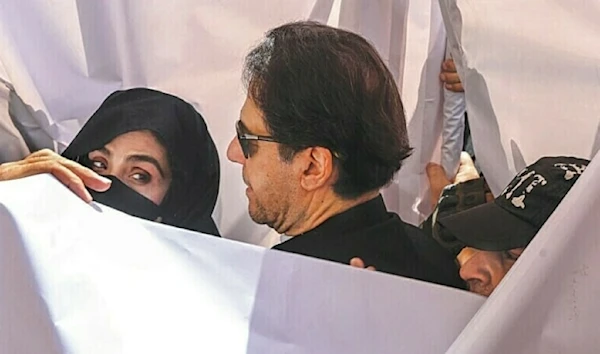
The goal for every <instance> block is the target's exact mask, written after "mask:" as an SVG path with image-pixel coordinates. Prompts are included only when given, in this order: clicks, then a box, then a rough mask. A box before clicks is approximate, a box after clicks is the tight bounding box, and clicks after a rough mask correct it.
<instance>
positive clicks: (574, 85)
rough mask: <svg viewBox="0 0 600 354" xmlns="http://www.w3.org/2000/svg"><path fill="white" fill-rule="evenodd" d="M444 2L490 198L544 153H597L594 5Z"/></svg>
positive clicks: (598, 9) (599, 36)
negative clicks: (489, 190) (490, 190)
mask: <svg viewBox="0 0 600 354" xmlns="http://www.w3.org/2000/svg"><path fill="white" fill-rule="evenodd" d="M440 4H441V7H442V13H443V15H444V20H445V24H446V27H447V31H448V41H449V42H450V43H451V45H450V49H451V52H452V56H453V57H454V60H455V62H456V64H457V67H458V72H459V75H460V77H461V79H462V81H463V85H464V87H465V93H466V99H467V111H468V114H469V123H470V125H471V133H472V136H473V145H474V147H475V153H476V155H477V159H478V163H479V165H480V166H481V168H482V170H483V172H484V174H485V176H486V179H487V181H488V183H489V185H490V188H491V189H492V192H494V194H495V195H498V194H499V193H500V192H501V191H502V189H503V188H504V187H505V186H506V185H507V184H508V182H510V180H511V179H512V178H513V177H514V176H515V175H516V174H517V173H518V172H519V171H521V170H522V169H523V168H524V167H525V166H527V165H528V164H531V163H533V162H535V161H536V160H537V159H538V158H540V157H542V156H552V155H571V156H577V157H582V158H588V159H589V158H591V157H592V156H593V155H594V153H595V152H596V151H597V150H598V148H599V147H600V100H599V99H598V98H599V97H600V21H598V18H599V17H600V3H599V2H598V1H597V0H582V1H576V2H572V1H571V2H565V1H563V0H543V1H542V0H535V1H525V2H524V1H517V0H488V1H480V0H440Z"/></svg>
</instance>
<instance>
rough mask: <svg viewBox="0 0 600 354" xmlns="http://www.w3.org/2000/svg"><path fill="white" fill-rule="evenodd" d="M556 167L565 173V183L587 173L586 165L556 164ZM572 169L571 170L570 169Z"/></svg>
mask: <svg viewBox="0 0 600 354" xmlns="http://www.w3.org/2000/svg"><path fill="white" fill-rule="evenodd" d="M554 167H558V168H560V169H561V170H563V171H565V176H564V178H565V181H569V180H571V179H573V177H575V176H577V175H580V174H582V173H583V171H585V168H586V167H587V166H586V165H576V164H574V163H568V164H567V163H555V164H554ZM569 167H570V169H569Z"/></svg>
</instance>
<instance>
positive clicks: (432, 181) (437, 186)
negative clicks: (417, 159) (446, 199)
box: [425, 162, 452, 207]
mask: <svg viewBox="0 0 600 354" xmlns="http://www.w3.org/2000/svg"><path fill="white" fill-rule="evenodd" d="M425 172H426V173H427V179H428V180H429V196H430V201H431V205H432V206H433V207H435V205H436V204H437V202H438V199H439V198H440V195H441V194H442V191H443V190H444V187H446V186H447V185H449V184H452V181H450V180H449V179H448V177H447V176H446V171H445V170H444V168H443V167H442V166H441V165H438V164H437V163H433V162H430V163H428V164H427V166H426V167H425Z"/></svg>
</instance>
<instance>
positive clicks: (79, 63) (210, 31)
mask: <svg viewBox="0 0 600 354" xmlns="http://www.w3.org/2000/svg"><path fill="white" fill-rule="evenodd" d="M299 19H313V20H317V21H321V22H327V23H329V24H331V25H336V26H337V25H339V26H340V27H343V28H347V29H350V30H353V31H356V32H358V33H361V34H362V35H364V36H366V37H367V38H369V39H370V40H371V41H372V42H373V43H374V44H375V46H376V47H377V49H378V50H379V51H380V53H381V55H382V56H383V57H384V59H385V61H386V62H387V63H388V64H389V66H390V69H391V70H392V72H393V74H394V75H395V76H396V78H397V80H398V83H399V87H400V89H401V91H402V96H403V100H404V103H405V108H406V111H407V117H408V120H409V128H410V133H411V142H412V145H413V146H414V147H415V149H416V150H415V153H414V155H413V157H411V159H410V160H409V161H407V162H406V164H405V166H404V168H403V169H402V171H401V172H400V174H399V175H398V176H397V178H396V179H395V180H394V182H393V183H392V184H391V185H390V187H389V188H387V190H386V191H385V192H384V195H385V198H386V201H387V204H388V206H389V207H390V208H391V209H392V210H395V211H397V212H399V213H400V214H401V215H402V217H403V218H404V219H405V220H407V221H408V222H412V223H418V222H419V221H420V220H421V219H422V218H423V217H424V216H425V214H426V213H427V212H428V210H427V208H426V207H425V208H424V209H423V207H421V206H420V204H421V203H420V201H421V199H422V196H423V195H426V193H427V190H426V189H427V181H426V178H425V176H424V174H423V169H424V166H425V164H426V163H427V162H429V161H430V160H431V159H432V158H433V156H434V155H436V153H434V151H436V150H435V149H434V146H435V144H436V143H437V140H438V136H439V130H440V127H441V122H440V120H439V119H440V101H439V100H440V97H441V96H440V95H441V91H440V84H439V81H438V78H437V75H438V73H439V66H440V63H441V60H442V57H443V53H444V40H445V39H444V38H445V37H444V29H443V26H442V22H441V15H440V11H439V6H438V4H437V0H431V1H409V0H403V1H392V0H382V1H363V0H337V1H333V0H331V1H329V0H297V1H292V2H284V1H275V0H272V1H259V2H256V1H255V2H251V3H250V2H247V1H242V0H235V1H228V2H216V1H196V0H177V1H172V2H168V3H165V2H163V1H146V0H144V1H141V0H129V1H116V0H109V1H103V2H93V1H74V0H65V1H60V2H47V1H42V0H6V1H3V2H2V4H0V47H2V48H3V49H2V51H0V63H2V64H3V66H4V68H5V72H0V77H1V78H2V79H3V80H5V81H6V82H7V83H8V85H5V86H6V89H5V90H7V91H8V90H9V88H14V89H13V90H12V92H11V95H10V99H9V100H8V102H7V99H6V98H4V101H3V102H4V105H5V106H6V105H8V106H10V113H11V115H10V116H9V115H8V112H7V110H6V108H4V109H3V110H2V112H0V114H2V116H1V117H2V121H7V122H8V123H13V122H14V124H15V125H16V128H15V127H9V129H8V130H7V129H5V130H6V131H8V132H10V133H11V134H12V135H10V136H11V137H13V136H14V137H16V138H19V139H20V141H14V142H9V140H7V139H3V141H2V143H3V144H4V145H7V144H9V143H10V146H11V149H13V150H14V151H15V152H13V153H12V154H9V155H8V156H7V158H5V160H9V159H10V158H13V157H21V156H24V155H26V153H27V152H28V150H27V149H24V147H26V146H25V145H24V143H23V141H24V142H27V143H28V145H29V149H31V150H32V151H33V150H37V149H40V148H44V147H47V148H51V149H54V150H56V151H59V152H60V151H62V149H64V147H65V146H66V145H68V144H69V142H70V141H71V140H72V138H73V137H74V136H75V134H76V133H77V131H78V129H80V127H81V126H82V125H83V124H84V122H85V121H86V119H87V118H88V117H89V116H90V115H91V113H92V112H93V111H94V110H95V109H96V108H97V107H98V105H99V104H100V102H101V101H102V100H103V99H104V98H105V97H106V96H107V95H108V94H109V93H110V92H112V91H114V90H117V89H121V88H128V87H133V86H149V87H153V88H157V89H160V90H164V91H167V92H170V93H173V94H176V95H179V96H181V97H182V98H184V99H186V100H188V101H189V102H191V103H193V104H194V105H195V106H196V108H197V109H198V110H199V111H200V112H201V113H202V114H203V115H204V117H205V119H206V120H207V122H208V125H209V128H210V131H211V133H212V135H213V137H214V139H215V141H216V144H217V147H218V149H219V152H220V157H221V160H222V166H223V167H222V181H221V186H222V187H221V191H220V198H219V203H218V205H217V210H216V212H215V214H216V218H217V219H218V224H219V227H220V230H221V231H222V233H223V234H224V235H225V237H229V238H234V239H238V240H242V241H246V242H250V243H256V244H263V245H270V244H272V243H273V242H276V239H275V240H273V239H268V238H266V236H265V235H266V234H267V233H268V231H269V230H268V229H267V228H265V227H261V226H257V225H255V224H254V223H253V222H252V221H251V220H250V219H249V217H248V216H247V212H246V201H245V197H244V194H243V185H242V181H241V178H240V168H239V167H238V166H235V165H234V164H232V163H229V162H228V161H227V160H226V156H225V152H226V147H227V144H228V143H229V141H230V139H231V138H232V137H233V134H234V129H233V124H234V122H235V120H236V119H237V117H238V114H239V109H240V107H241V103H242V102H243V99H244V92H243V89H242V87H241V84H240V74H241V67H242V63H243V57H244V55H245V54H246V53H247V51H248V50H249V49H250V48H251V47H252V45H253V44H254V43H256V42H257V41H258V40H259V39H260V38H261V36H262V35H263V33H264V32H265V31H266V30H268V29H269V28H272V27H274V26H277V25H279V24H282V23H285V22H288V21H292V20H299ZM0 99H2V97H0ZM0 108H2V106H0ZM11 117H12V119H11ZM17 129H18V132H21V134H22V135H23V136H22V138H21V137H20V136H19V134H18V133H15V132H17ZM5 134H6V133H5ZM3 136H4V135H3ZM16 138H15V139H16ZM13 140H14V139H13ZM19 144H20V145H19ZM7 151H8V150H7Z"/></svg>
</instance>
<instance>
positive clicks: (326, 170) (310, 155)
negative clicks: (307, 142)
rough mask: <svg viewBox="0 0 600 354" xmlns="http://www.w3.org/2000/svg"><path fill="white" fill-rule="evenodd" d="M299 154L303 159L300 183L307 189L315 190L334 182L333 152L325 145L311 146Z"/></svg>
mask: <svg viewBox="0 0 600 354" xmlns="http://www.w3.org/2000/svg"><path fill="white" fill-rule="evenodd" d="M299 155H300V156H297V157H298V158H299V159H300V160H301V161H298V162H301V165H300V166H301V168H302V177H301V179H300V185H301V186H302V188H303V189H304V190H306V191H313V190H315V189H318V188H321V187H323V186H325V185H328V184H329V185H332V184H333V183H334V177H335V176H334V163H333V158H334V157H333V154H332V153H331V151H330V150H329V149H327V148H324V147H318V146H317V147H311V148H308V149H306V150H304V151H302V152H301V153H300V154H299Z"/></svg>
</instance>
